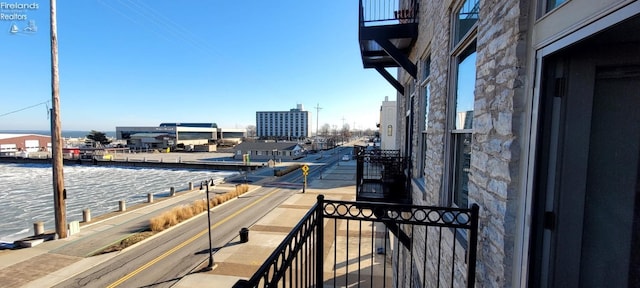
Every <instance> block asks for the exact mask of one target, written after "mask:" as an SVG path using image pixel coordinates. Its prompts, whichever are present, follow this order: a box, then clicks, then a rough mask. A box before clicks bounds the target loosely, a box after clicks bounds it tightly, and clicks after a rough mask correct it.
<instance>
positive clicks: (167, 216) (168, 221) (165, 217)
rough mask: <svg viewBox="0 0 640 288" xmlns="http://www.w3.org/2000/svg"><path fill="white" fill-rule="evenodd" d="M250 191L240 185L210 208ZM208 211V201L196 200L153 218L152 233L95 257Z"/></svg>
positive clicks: (150, 226)
mask: <svg viewBox="0 0 640 288" xmlns="http://www.w3.org/2000/svg"><path fill="white" fill-rule="evenodd" d="M248 191H249V185H247V184H240V185H237V186H236V187H235V190H232V191H229V192H227V193H224V194H220V195H217V196H215V197H213V198H212V199H210V201H209V206H210V207H215V206H217V205H220V204H222V203H224V202H226V201H228V200H231V199H233V198H236V197H238V196H240V195H242V194H244V193H247V192H248ZM206 210H207V200H204V201H203V200H196V201H194V202H193V203H192V204H191V205H182V206H177V207H174V208H172V209H171V210H169V211H165V212H164V213H162V214H160V215H159V216H156V217H153V218H151V219H150V220H149V229H150V230H151V231H143V232H139V233H136V234H133V235H131V236H129V237H127V238H125V239H124V240H122V241H120V242H119V243H117V244H114V245H111V246H109V247H107V248H105V249H104V250H102V251H100V252H97V253H96V254H95V255H99V254H105V253H109V252H115V251H120V250H122V249H124V248H127V247H129V246H131V245H133V244H135V243H138V242H140V241H142V240H144V239H146V238H149V237H151V236H153V235H154V234H155V233H157V232H160V231H163V230H165V229H167V228H170V227H172V226H175V225H177V224H178V223H180V222H182V221H185V220H187V219H189V218H192V217H193V216H196V215H198V214H200V213H202V212H204V211H206Z"/></svg>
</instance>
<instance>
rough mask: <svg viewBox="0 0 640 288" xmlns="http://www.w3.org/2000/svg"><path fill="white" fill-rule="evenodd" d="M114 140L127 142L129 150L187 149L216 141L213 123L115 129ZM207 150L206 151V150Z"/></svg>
mask: <svg viewBox="0 0 640 288" xmlns="http://www.w3.org/2000/svg"><path fill="white" fill-rule="evenodd" d="M116 138H117V139H118V140H125V141H127V146H128V147H129V148H131V149H134V150H136V149H143V150H144V149H166V148H180V149H187V150H188V149H189V147H193V146H195V145H207V146H208V145H210V144H212V143H215V140H216V139H217V125H216V124H215V123H162V124H160V126H158V127H154V126H147V127H144V126H142V127H141V126H122V127H116ZM207 150H208V149H207Z"/></svg>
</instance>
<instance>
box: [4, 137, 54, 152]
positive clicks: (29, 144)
mask: <svg viewBox="0 0 640 288" xmlns="http://www.w3.org/2000/svg"><path fill="white" fill-rule="evenodd" d="M38 151H47V152H50V151H51V136H49V135H37V134H0V156H16V155H17V153H19V152H24V153H29V152H38Z"/></svg>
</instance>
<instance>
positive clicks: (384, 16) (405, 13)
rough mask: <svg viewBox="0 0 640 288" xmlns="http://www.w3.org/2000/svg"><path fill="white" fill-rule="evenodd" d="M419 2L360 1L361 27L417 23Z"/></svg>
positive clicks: (400, 0) (413, 0) (406, 0)
mask: <svg viewBox="0 0 640 288" xmlns="http://www.w3.org/2000/svg"><path fill="white" fill-rule="evenodd" d="M417 19H418V1H417V0H360V25H361V26H375V25H394V24H404V23H417Z"/></svg>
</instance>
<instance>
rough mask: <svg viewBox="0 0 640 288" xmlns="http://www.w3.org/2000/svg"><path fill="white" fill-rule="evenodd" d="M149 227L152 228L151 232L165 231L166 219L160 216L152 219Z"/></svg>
mask: <svg viewBox="0 0 640 288" xmlns="http://www.w3.org/2000/svg"><path fill="white" fill-rule="evenodd" d="M149 226H150V228H151V231H153V232H160V231H162V230H164V219H162V217H159V216H157V217H153V218H151V220H149Z"/></svg>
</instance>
